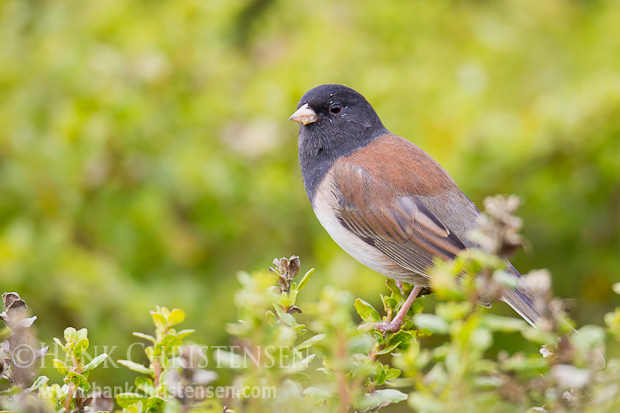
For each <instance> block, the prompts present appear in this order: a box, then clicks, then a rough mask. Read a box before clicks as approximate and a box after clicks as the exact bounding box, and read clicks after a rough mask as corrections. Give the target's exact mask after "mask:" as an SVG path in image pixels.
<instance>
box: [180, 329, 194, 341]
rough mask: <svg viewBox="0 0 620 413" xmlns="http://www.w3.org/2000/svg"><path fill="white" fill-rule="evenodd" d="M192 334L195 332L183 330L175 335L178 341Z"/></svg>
mask: <svg viewBox="0 0 620 413" xmlns="http://www.w3.org/2000/svg"><path fill="white" fill-rule="evenodd" d="M194 332H196V330H192V329H185V330H181V331H179V332H178V333H177V335H178V336H179V338H180V339H184V338H185V337H187V336H189V335H190V334H194Z"/></svg>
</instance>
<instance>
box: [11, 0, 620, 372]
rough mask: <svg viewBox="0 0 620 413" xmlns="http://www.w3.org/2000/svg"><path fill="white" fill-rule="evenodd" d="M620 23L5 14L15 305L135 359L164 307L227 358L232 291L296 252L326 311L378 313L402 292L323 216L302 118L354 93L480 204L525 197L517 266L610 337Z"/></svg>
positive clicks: (247, 13) (444, 16)
mask: <svg viewBox="0 0 620 413" xmlns="http://www.w3.org/2000/svg"><path fill="white" fill-rule="evenodd" d="M619 28H620V8H618V7H617V1H614V0H600V1H594V0H593V1H585V0H581V1H578V0H549V1H536V0H503V1H496V2H491V1H473V0H469V1H468V0H434V1H423V0H414V1H412V0H395V1H390V2H376V1H371V0H356V1H354V0H347V1H340V2H330V1H326V0H317V1H314V2H311V3H303V4H297V3H294V2H285V1H276V0H251V1H247V0H246V1H241V0H229V1H201V0H176V1H157V2H156V1H149V0H127V1H123V2H114V1H104V0H92V1H88V2H84V1H78V0H64V1H47V0H3V1H2V2H0V99H1V100H2V105H0V125H1V126H0V289H1V290H3V291H19V292H20V294H21V295H22V296H23V297H24V298H25V299H26V300H27V301H28V303H29V304H30V306H31V308H32V309H33V312H34V313H35V314H38V315H39V317H40V319H41V320H42V323H40V324H41V325H40V329H41V334H40V337H41V338H42V339H43V341H46V342H49V341H50V338H51V337H54V336H58V335H60V332H62V331H63V330H64V329H65V327H67V326H69V325H72V326H75V327H77V328H82V327H85V326H88V328H89V334H90V338H91V340H92V341H93V342H96V343H99V344H100V345H102V346H106V345H107V346H110V345H119V346H120V347H121V348H125V347H126V345H128V344H129V340H130V337H131V335H130V332H131V331H135V330H140V331H144V330H146V329H147V328H148V325H147V323H146V320H145V319H144V318H143V316H142V315H143V314H145V313H146V311H148V310H149V309H151V308H153V307H154V305H155V304H162V305H166V306H168V307H170V308H172V307H182V308H184V309H185V311H186V313H187V319H188V323H189V325H192V326H194V327H196V329H197V331H198V333H197V334H196V339H202V340H203V341H207V337H208V342H209V343H212V344H214V343H221V344H226V343H227V338H226V333H225V329H224V326H225V324H226V323H227V322H231V321H234V320H235V315H234V309H233V301H232V296H233V290H234V289H235V288H236V280H235V277H234V274H235V273H236V272H237V271H238V270H239V269H241V268H247V269H250V270H256V269H258V268H259V267H262V266H263V263H265V262H268V261H269V260H270V258H271V257H273V256H280V255H282V254H283V253H287V252H295V253H297V254H299V255H302V256H303V257H305V259H306V263H308V264H310V265H311V266H315V267H317V269H318V270H319V271H317V276H316V277H315V278H317V279H316V280H315V281H314V282H313V283H312V284H311V285H310V286H309V287H308V291H307V294H308V296H309V297H318V294H319V290H320V288H321V287H322V286H324V285H326V284H332V285H335V286H336V287H338V288H343V289H347V290H350V291H352V292H353V294H354V295H355V296H359V297H362V298H364V299H365V300H367V301H369V302H370V303H371V304H373V305H380V304H381V303H380V301H379V294H378V292H381V291H386V290H385V287H384V280H383V277H382V276H379V275H377V274H375V273H373V272H372V271H370V270H368V269H365V268H363V267H362V266H361V265H359V264H357V263H356V262H355V261H354V260H353V259H352V258H350V257H349V256H347V255H346V254H345V253H343V252H342V251H340V250H339V249H338V247H337V246H336V245H335V244H334V243H333V242H332V241H331V240H330V239H329V237H328V235H327V234H326V233H325V232H324V230H323V229H322V228H321V227H320V225H319V224H318V222H317V221H316V219H315V218H314V216H313V214H312V211H311V209H310V207H309V205H308V202H307V200H306V198H305V193H304V190H303V186H302V183H301V176H300V173H299V170H298V166H297V158H296V153H295V152H296V151H295V148H296V143H295V139H296V135H297V129H296V127H295V125H294V124H292V123H290V122H288V121H287V120H286V119H287V117H288V116H289V115H290V113H292V111H293V110H294V107H295V105H296V103H297V100H298V99H299V98H300V97H301V95H302V94H303V93H304V92H305V91H306V90H308V89H310V88H311V87H314V86H316V85H318V84H322V83H331V82H334V83H343V84H347V85H349V86H351V87H353V88H355V89H356V90H358V91H360V92H361V93H362V94H364V95H365V96H366V97H367V98H368V99H369V100H370V102H371V103H372V104H373V105H374V107H375V108H376V109H377V112H378V113H379V115H380V116H381V118H382V120H383V121H384V124H385V125H386V126H387V127H388V128H389V129H390V130H391V131H393V132H394V133H397V134H399V135H402V136H404V137H406V138H408V139H410V140H412V141H413V142H415V143H416V144H418V145H419V146H421V147H422V148H423V149H425V150H427V151H428V152H429V153H430V154H431V155H432V156H434V157H435V158H436V159H437V160H438V161H440V163H442V165H444V166H445V167H446V169H447V170H448V171H449V172H450V173H451V174H452V175H453V176H454V177H455V179H456V181H457V183H458V184H459V185H460V186H461V188H462V189H463V190H464V191H465V192H466V193H467V194H468V195H469V196H470V197H471V198H472V199H473V200H474V201H475V202H477V203H478V204H480V201H481V200H482V198H483V197H484V196H486V195H489V194H494V193H497V192H504V193H517V194H519V195H520V196H521V197H522V199H523V200H524V201H525V206H524V208H523V209H522V216H523V217H524V219H525V222H526V226H525V228H524V232H525V235H526V237H527V238H528V239H529V240H531V242H532V245H534V246H535V247H533V248H532V249H531V251H529V252H528V254H527V255H525V254H520V255H518V256H517V258H516V259H515V260H514V264H515V266H516V267H517V268H519V269H521V270H522V272H527V271H529V270H530V269H531V268H540V267H546V268H549V269H550V270H551V272H552V274H554V281H555V283H554V285H555V286H556V291H557V293H558V294H559V295H560V296H563V297H572V298H574V299H575V302H574V306H573V307H574V308H573V315H574V317H575V318H576V319H577V320H579V321H581V322H596V323H600V320H602V316H603V314H604V313H606V312H607V311H608V310H609V309H610V308H612V301H613V300H616V301H615V303H618V301H617V298H616V297H614V296H613V294H612V293H611V285H612V284H613V283H614V282H617V281H620V123H618V119H619V118H620V29H619ZM85 294H86V295H87V296H88V297H89V299H87V300H85V299H84V295H85ZM431 305H432V303H431ZM496 307H500V308H502V309H503V308H504V307H501V306H499V305H497V306H496ZM506 311H510V310H506ZM510 346H514V340H503V341H501V340H500V341H496V342H495V347H494V349H495V351H497V350H498V349H500V348H510ZM110 356H111V357H116V358H118V357H119V356H120V355H119V354H110ZM144 361H146V359H145V360H144ZM96 373H97V374H99V372H98V371H97V372H96ZM115 373H116V374H120V372H118V371H116V372H115ZM50 374H52V373H50ZM108 374H110V373H109V371H103V372H102V373H101V376H99V377H101V379H102V381H104V382H106V381H108V382H109V381H111V380H112V377H109V376H107V375H108ZM129 377H130V376H127V378H128V380H129ZM114 379H115V380H116V379H117V378H116V377H115V378H114Z"/></svg>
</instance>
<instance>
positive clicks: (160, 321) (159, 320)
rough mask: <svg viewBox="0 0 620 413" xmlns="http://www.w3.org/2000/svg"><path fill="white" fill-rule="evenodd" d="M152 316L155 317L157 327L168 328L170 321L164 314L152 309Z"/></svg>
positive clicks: (154, 321) (160, 328)
mask: <svg viewBox="0 0 620 413" xmlns="http://www.w3.org/2000/svg"><path fill="white" fill-rule="evenodd" d="M151 317H153V323H154V324H155V327H157V329H159V330H165V329H166V324H167V323H168V320H167V319H166V317H164V316H163V314H161V313H157V312H155V311H151Z"/></svg>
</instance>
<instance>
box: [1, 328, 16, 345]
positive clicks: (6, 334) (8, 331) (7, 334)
mask: <svg viewBox="0 0 620 413" xmlns="http://www.w3.org/2000/svg"><path fill="white" fill-rule="evenodd" d="M12 334H13V330H11V329H10V328H8V327H4V328H3V329H2V330H0V343H1V342H3V341H5V340H7V339H8V338H9V337H11V335H12Z"/></svg>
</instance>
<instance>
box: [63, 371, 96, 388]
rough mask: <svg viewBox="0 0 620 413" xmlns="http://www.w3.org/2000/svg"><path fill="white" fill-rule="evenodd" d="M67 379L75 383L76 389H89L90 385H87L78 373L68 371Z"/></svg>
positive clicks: (86, 381) (84, 378)
mask: <svg viewBox="0 0 620 413" xmlns="http://www.w3.org/2000/svg"><path fill="white" fill-rule="evenodd" d="M67 377H68V378H69V380H70V381H72V382H73V383H75V384H76V385H77V386H78V387H81V388H83V389H86V390H88V389H90V384H88V380H86V377H84V376H82V375H81V374H80V373H77V372H75V371H70V372H69V373H67Z"/></svg>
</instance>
